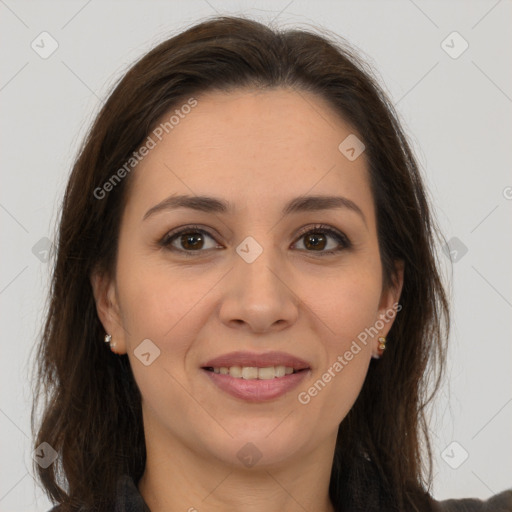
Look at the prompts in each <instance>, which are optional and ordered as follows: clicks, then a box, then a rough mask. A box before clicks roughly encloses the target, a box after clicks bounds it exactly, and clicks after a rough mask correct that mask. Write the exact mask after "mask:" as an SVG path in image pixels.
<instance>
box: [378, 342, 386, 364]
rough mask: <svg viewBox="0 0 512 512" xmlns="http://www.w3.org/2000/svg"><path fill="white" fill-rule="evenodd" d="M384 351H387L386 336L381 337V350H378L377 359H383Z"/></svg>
mask: <svg viewBox="0 0 512 512" xmlns="http://www.w3.org/2000/svg"><path fill="white" fill-rule="evenodd" d="M384 350H386V337H385V336H379V348H378V354H379V355H378V357H377V358H376V359H380V358H381V357H382V354H383V353H384Z"/></svg>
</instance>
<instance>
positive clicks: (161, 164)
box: [131, 89, 371, 206]
mask: <svg viewBox="0 0 512 512" xmlns="http://www.w3.org/2000/svg"><path fill="white" fill-rule="evenodd" d="M195 100H196V101H197V103H196V105H195V106H194V107H193V108H182V107H183V105H185V104H186V101H187V100H185V101H184V102H183V103H182V104H177V105H175V106H174V107H173V108H172V109H171V111H170V112H168V113H166V114H165V115H164V116H163V117H162V118H161V120H160V124H159V125H158V126H157V129H158V127H160V133H161V134H160V138H161V140H159V138H157V137H155V135H154V133H155V129H153V131H152V132H151V133H150V134H149V135H150V136H151V137H152V138H153V139H154V140H155V143H156V144H155V146H154V148H153V149H151V151H149V152H148V154H147V155H146V156H145V157H144V158H143V160H142V161H141V162H140V163H139V164H138V166H137V167H136V169H135V170H134V172H133V180H134V183H133V184H132V185H133V186H132V187H131V188H132V191H133V193H134V194H135V195H136V196H139V197H141V196H144V197H146V198H148V200H149V198H151V201H152V202H155V201H159V200H162V199H163V198H164V197H167V196H168V195H169V194H173V193H187V194H197V195H212V196H220V197H225V198H226V199H228V200H230V201H232V202H233V203H236V202H238V201H240V202H244V205H243V206H246V204H247V203H246V202H247V201H249V202H251V201H255V198H258V200H259V201H260V202H261V201H267V200H268V201H278V202H279V203H280V204H282V203H283V201H286V199H287V198H288V197H296V196H299V195H303V194H306V193H308V191H311V192H312V193H315V194H328V193H332V192H333V191H334V189H339V191H340V192H343V194H344V195H349V196H350V195H351V196H353V199H357V200H359V201H362V202H367V201H368V200H370V201H371V197H370V189H369V181H368V173H367V164H366V160H365V155H364V153H363V154H361V156H360V157H358V158H357V159H355V160H353V161H351V160H349V159H347V158H346V156H345V155H344V154H343V153H342V152H341V151H340V149H339V146H340V143H342V142H343V141H344V140H345V139H346V138H347V137H349V136H353V135H354V130H353V129H352V128H351V127H350V125H349V124H348V123H346V122H345V121H344V120H343V119H342V118H341V116H339V114H337V113H336V112H334V110H333V109H332V108H331V107H330V105H329V104H327V102H326V101H325V100H324V99H323V98H320V97H318V96H317V95H314V94H312V93H310V92H305V91H296V90H292V89H267V90H263V91H260V90H254V89H249V90H236V91H232V92H217V91H215V92H209V93H206V94H203V95H200V96H197V97H195ZM189 103H190V102H189ZM171 116H173V119H172V121H173V122H172V123H169V120H170V119H171ZM166 122H167V125H166V124H165V123H166ZM235 206H236V205H235Z"/></svg>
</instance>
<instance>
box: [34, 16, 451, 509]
mask: <svg viewBox="0 0 512 512" xmlns="http://www.w3.org/2000/svg"><path fill="white" fill-rule="evenodd" d="M337 39H338V40H336V41H335V40H334V39H333V38H328V37H326V36H322V35H317V34H315V33H313V32H309V31H303V30H287V31H282V30H278V29H271V28H269V27H267V26H265V25H262V24H260V23H258V22H256V21H251V20H247V19H244V18H237V17H216V18H213V19H210V20H207V21H204V22H202V23H199V24H197V25H195V26H193V27H191V28H189V29H188V30H186V31H184V32H182V33H181V34H179V35H177V36H175V37H172V38H170V39H168V40H166V41H164V42H163V43H161V44H159V45H158V46H157V47H155V48H154V49H152V50H151V51H150V52H149V53H148V54H147V55H145V56H144V57H143V58H142V59H141V60H139V61H138V62H137V63H136V64H135V65H134V66H133V67H132V68H131V69H130V70H129V71H128V72H127V73H126V74H125V76H124V77H123V78H122V79H121V80H120V81H119V83H118V84H117V85H116V87H115V88H114V90H113V92H112V93H111V95H110V97H109V98H108V100H107V101H106V103H105V104H104V106H103V107H102V109H101V111H100V113H99V114H98V116H97V118H96V120H95V122H94V124H93V126H92V128H91V129H90V131H89V134H88V136H87V138H86V140H85V142H84V144H83V146H82V148H81V150H80V153H79V156H78V158H77V160H76V162H75V164H74V167H73V170H72V173H71V176H70V178H69V182H68V186H67V189H66V193H65V197H64V200H63V205H62V213H61V219H60V230H59V234H58V240H57V243H56V245H57V250H56V259H55V263H54V267H53V274H52V286H51V291H50V301H49V305H48V312H47V318H46V323H45V326H44V331H43V334H42V339H41V341H40V344H39V346H38V347H37V358H36V364H37V372H36V388H35V401H34V408H33V411H32V422H33V423H32V428H33V430H34V436H35V444H34V446H35V447H37V446H39V445H40V444H41V443H42V442H47V443H48V444H50V445H51V446H52V448H53V449H54V450H56V452H57V453H58V458H57V459H56V461H55V462H54V463H53V464H51V465H50V466H49V467H48V468H46V469H45V468H42V467H40V466H39V465H37V464H35V465H34V467H35V469H36V473H37V475H38V477H39V478H40V480H41V482H42V485H43V486H44V489H45V490H46V492H47V494H48V496H49V497H50V498H51V499H52V500H53V501H55V502H58V503H62V504H64V507H63V510H78V509H79V508H80V507H85V509H87V507H90V508H91V509H94V510H110V509H111V508H112V500H113V499H114V494H115V486H116V481H117V479H118V477H119V476H120V475H121V474H124V473H126V474H128V475H130V476H131V477H132V478H133V479H134V481H135V482H137V481H138V479H139V478H140V477H141V475H142V473H143V471H144V466H145V457H146V455H145V442H144V432H143V425H142V413H141V395H140V392H139V390H138V387H137V385H136V383H135V380H134V378H133V374H132V372H131V368H130V364H129V360H128V356H127V355H121V356H118V355H115V354H113V353H112V352H111V351H110V350H108V347H107V346H105V344H104V343H102V337H103V335H104V330H103V327H102V325H101V323H100V321H99V318H98V316H97V313H96V307H95V301H94V297H93V293H92V288H91V284H90V276H91V273H92V272H93V271H94V270H97V269H99V270H101V271H104V272H107V273H110V274H111V275H112V274H113V271H114V268H115V263H116V252H117V239H118V233H119V227H120V219H121V214H122V211H123V208H124V204H125V201H126V197H127V190H128V189H127V186H128V185H129V183H130V182H131V179H130V175H127V176H126V177H125V178H124V179H123V180H120V181H119V183H116V184H115V186H114V187H111V190H109V191H108V194H103V193H102V194H98V193H97V192H96V193H95V190H96V191H97V190H98V187H101V185H102V184H104V183H106V182H107V181H108V180H109V179H110V178H111V177H112V175H113V173H115V172H116V171H117V170H118V169H120V168H121V167H122V166H123V165H124V164H125V163H126V162H127V161H128V160H129V159H130V157H132V156H133V153H134V151H136V150H137V149H138V148H139V147H140V146H141V144H143V142H144V141H145V139H146V138H147V136H148V134H149V133H150V130H151V129H152V128H153V127H154V126H155V124H156V123H157V121H158V120H159V119H160V118H161V117H162V115H163V114H165V113H166V112H169V111H170V109H171V108H173V107H175V106H176V105H177V104H178V103H179V102H180V101H183V98H189V97H191V96H194V95H195V96H199V95H200V94H201V93H202V92H206V91H211V90H223V91H229V90H234V89H240V88H244V87H260V88H276V87H286V88H293V89H294V90H297V91H299V92H300V91H310V92H313V93H315V94H316V95H318V96H319V97H321V98H324V99H325V100H327V102H328V103H329V104H330V106H331V107H332V109H333V110H334V111H335V112H338V113H339V115H340V116H341V117H342V118H343V119H344V120H346V121H347V122H349V123H350V124H351V125H352V126H353V127H354V129H355V130H357V133H358V134H360V135H361V138H362V139H363V142H364V144H365V146H366V149H365V154H366V157H367V159H368V162H369V173H370V178H371V189H372V194H373V198H374V201H375V208H376V217H377V228H378V240H379V247H380V253H381V261H382V267H383V277H384V284H385V285H386V286H388V285H390V284H392V283H393V281H394V280H395V277H396V275H395V274H394V272H395V270H394V262H395V261H396V260H403V261H404V264H405V271H404V284H403V289H402V294H401V299H400V304H401V306H402V310H401V311H400V313H399V314H398V315H397V317H396V319H395V322H394V324H393V327H392V328H391V330H390V332H389V335H388V344H387V345H388V349H387V350H386V355H385V357H384V358H383V359H381V360H373V361H372V362H371V364H370V368H369V371H368V375H367V377H366V380H365V383H364V386H363V389H362V391H361V393H360V395H359V397H358V399H357V401H356V403H355V404H354V406H353V408H352V409H351V410H350V412H349V413H348V415H347V416H346V418H345V419H344V420H343V421H342V423H341V425H340V427H339V433H338V442H337V446H336V450H335V454H334V463H333V467H332V474H331V481H330V490H329V492H330V497H331V500H332V502H333V504H334V506H335V508H336V510H366V511H368V510H373V509H374V508H375V509H377V508H378V507H381V508H380V509H382V510H384V509H393V510H395V509H396V510H414V509H421V510H423V509H426V508H425V507H427V508H428V505H423V501H424V498H425V503H426V504H428V496H427V494H425V491H428V484H429V482H430V480H431V473H432V463H431V453H430V447H429V444H428V435H427V426H426V422H425V406H426V404H427V403H428V402H429V401H430V399H431V397H432V395H433V391H434V390H435V389H437V387H438V386H439V382H440V378H441V376H442V369H443V361H444V357H445V350H446V347H445V344H446V339H447V336H448V330H449V309H448V302H447V297H446V293H445V290H444V289H443V285H442V282H441V276H440V271H439V262H438V261H437V257H436V251H435V242H436V237H439V239H441V238H442V235H440V234H439V230H438V228H437V227H436V224H435V221H434V217H433V215H432V212H431V211H430V207H429V201H428V199H427V192H426V190H425V187H424V184H423V181H422V178H421V175H420V171H419V169H418V165H417V163H416V161H415V158H414V156H413V154H412V151H411V149H410V147H409V145H408V142H407V140H406V137H405V135H404V133H403V131H402V128H401V127H400V123H399V121H398V117H397V114H396V112H395V110H394V108H393V106H392V104H391V102H390V101H389V100H388V99H387V97H386V95H385V94H384V93H383V92H382V90H381V89H380V87H379V86H378V85H377V83H376V80H375V78H374V77H373V76H374V75H373V73H372V71H371V69H370V68H368V66H367V65H366V64H365V63H364V62H363V61H361V59H360V58H359V57H358V56H357V54H356V53H355V52H354V51H353V50H352V49H351V48H350V46H348V45H347V44H346V43H345V42H343V40H342V39H341V38H337ZM133 172H136V170H134V171H133ZM98 195H101V196H102V197H101V198H98ZM37 405H39V407H40V408H41V409H42V415H41V418H38V414H36V410H37V411H38V410H39V409H38V408H37ZM422 441H425V442H426V444H425V446H426V450H425V451H424V452H423V450H422V449H421V446H422ZM422 462H423V463H422ZM372 507H373V508H372Z"/></svg>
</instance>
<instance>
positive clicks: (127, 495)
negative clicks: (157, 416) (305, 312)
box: [49, 475, 512, 512]
mask: <svg viewBox="0 0 512 512" xmlns="http://www.w3.org/2000/svg"><path fill="white" fill-rule="evenodd" d="M59 510H60V509H59V505H57V506H55V507H54V508H52V509H51V510H50V511H49V512H59ZM113 512H151V510H150V509H149V507H148V506H147V505H146V502H145V501H144V498H143V497H142V495H141V494H140V492H139V490H138V489H137V486H136V485H135V482H134V481H133V479H132V478H131V477H130V476H128V475H123V476H122V477H120V478H119V481H118V486H117V496H116V503H115V509H114V511H113ZM432 512H512V489H510V490H508V491H503V492H502V493H500V494H496V495H495V496H493V497H491V498H489V499H488V500H486V501H482V500H477V499H472V498H465V499H461V500H444V501H433V509H432Z"/></svg>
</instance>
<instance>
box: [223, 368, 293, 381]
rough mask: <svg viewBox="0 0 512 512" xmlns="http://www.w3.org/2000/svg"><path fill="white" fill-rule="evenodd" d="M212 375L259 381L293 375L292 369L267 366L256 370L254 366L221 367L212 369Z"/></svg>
mask: <svg viewBox="0 0 512 512" xmlns="http://www.w3.org/2000/svg"><path fill="white" fill-rule="evenodd" d="M213 372H214V373H220V374H222V375H229V376H231V377H235V378H237V379H246V380H253V379H260V380H270V379H273V378H275V377H284V376H285V375H290V374H291V373H293V368H290V367H289V366H268V367H266V368H257V367H256V366H231V367H229V368H227V367H225V366H221V367H220V368H214V369H213Z"/></svg>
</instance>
